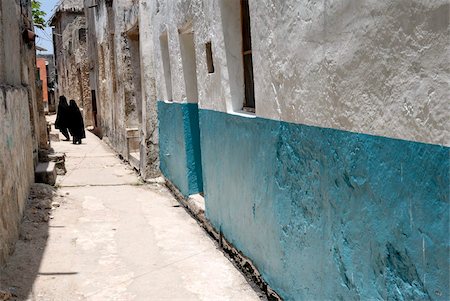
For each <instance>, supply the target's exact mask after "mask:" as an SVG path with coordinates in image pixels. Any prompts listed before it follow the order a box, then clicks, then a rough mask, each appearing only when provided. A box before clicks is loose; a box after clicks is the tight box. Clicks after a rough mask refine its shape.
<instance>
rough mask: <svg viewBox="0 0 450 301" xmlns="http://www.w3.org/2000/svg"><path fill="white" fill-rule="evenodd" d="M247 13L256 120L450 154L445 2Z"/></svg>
mask: <svg viewBox="0 0 450 301" xmlns="http://www.w3.org/2000/svg"><path fill="white" fill-rule="evenodd" d="M250 9H251V25H252V27H251V29H252V44H253V48H254V50H253V61H254V64H253V67H254V74H255V91H256V92H255V93H256V96H255V97H256V112H257V115H258V116H261V117H266V118H271V119H281V120H285V121H290V122H295V123H302V124H310V125H316V126H321V127H329V128H338V129H345V130H349V131H352V132H360V133H368V134H375V135H381V136H388V137H394V138H401V139H406V140H413V141H422V142H427V143H433V144H441V145H450V136H449V127H448V120H449V118H450V115H449V106H448V100H449V99H450V89H449V81H450V64H449V58H448V53H449V51H450V43H448V37H449V35H450V29H449V24H450V23H449V18H450V5H449V3H448V1H447V0H432V1H429V0H399V1H357V0H345V1H300V2H299V1H294V0H292V1H283V5H277V3H275V2H273V1H268V0H262V1H250Z"/></svg>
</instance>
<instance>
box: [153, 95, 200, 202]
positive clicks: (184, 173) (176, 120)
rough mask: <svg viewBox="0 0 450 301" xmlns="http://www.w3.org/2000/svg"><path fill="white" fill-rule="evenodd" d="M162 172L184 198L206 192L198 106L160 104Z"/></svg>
mask: <svg viewBox="0 0 450 301" xmlns="http://www.w3.org/2000/svg"><path fill="white" fill-rule="evenodd" d="M158 120H159V127H158V128H159V155H160V168H161V171H162V173H163V174H164V176H165V177H166V178H168V179H169V180H170V181H171V182H172V183H174V184H175V185H176V186H177V187H178V189H179V190H180V192H181V193H182V194H183V195H184V196H188V195H191V194H195V193H199V192H202V191H203V179H202V166H201V153H200V140H199V139H200V133H199V121H198V106H197V104H191V103H166V102H163V101H158Z"/></svg>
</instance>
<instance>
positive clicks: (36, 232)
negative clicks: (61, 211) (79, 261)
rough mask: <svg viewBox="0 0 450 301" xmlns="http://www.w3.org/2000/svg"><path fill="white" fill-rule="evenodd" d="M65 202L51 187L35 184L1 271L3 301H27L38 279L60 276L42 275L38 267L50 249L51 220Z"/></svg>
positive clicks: (1, 298)
mask: <svg viewBox="0 0 450 301" xmlns="http://www.w3.org/2000/svg"><path fill="white" fill-rule="evenodd" d="M63 201H64V200H63V198H62V197H61V196H59V195H57V193H56V190H55V189H54V188H53V187H52V186H49V185H46V184H38V183H36V184H33V186H32V187H31V190H30V196H29V198H28V200H27V204H26V208H25V211H24V217H23V220H22V223H21V226H20V236H19V240H18V241H17V243H16V245H15V248H14V253H13V254H12V255H11V256H10V257H9V259H7V261H6V265H5V266H4V267H1V268H0V300H2V301H3V300H26V299H27V298H29V297H32V294H33V290H32V288H33V283H34V282H35V280H36V278H37V277H40V276H47V277H48V276H51V277H55V276H57V275H40V274H39V267H40V264H41V261H42V258H43V254H44V251H45V247H46V245H47V240H48V233H49V220H50V219H51V218H52V213H53V211H54V210H55V209H56V208H58V207H59V206H60V204H61V202H63ZM31 299H33V300H34V299H35V298H31Z"/></svg>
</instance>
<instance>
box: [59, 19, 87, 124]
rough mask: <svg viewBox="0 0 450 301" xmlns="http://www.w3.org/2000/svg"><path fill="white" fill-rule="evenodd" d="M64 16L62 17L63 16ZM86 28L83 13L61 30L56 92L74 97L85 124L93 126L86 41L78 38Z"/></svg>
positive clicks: (68, 97)
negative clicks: (80, 31) (59, 66)
mask: <svg viewBox="0 0 450 301" xmlns="http://www.w3.org/2000/svg"><path fill="white" fill-rule="evenodd" d="M63 18H64V17H63ZM80 29H86V20H85V17H84V16H83V15H80V16H77V17H76V18H75V19H74V20H72V21H71V22H70V23H69V24H68V25H67V26H66V28H65V29H64V31H63V32H62V47H61V49H58V51H59V57H58V58H59V60H60V61H61V64H62V66H61V69H60V72H61V73H62V74H60V76H59V79H60V80H59V86H58V92H59V94H60V95H65V96H66V97H67V100H68V101H69V100H70V99H74V100H75V101H76V102H77V104H78V106H79V107H80V108H82V109H83V110H82V112H83V119H84V124H85V126H93V125H94V121H93V115H92V101H91V91H90V89H89V61H88V60H86V56H87V42H86V38H85V39H84V40H82V39H80V35H79V30H80Z"/></svg>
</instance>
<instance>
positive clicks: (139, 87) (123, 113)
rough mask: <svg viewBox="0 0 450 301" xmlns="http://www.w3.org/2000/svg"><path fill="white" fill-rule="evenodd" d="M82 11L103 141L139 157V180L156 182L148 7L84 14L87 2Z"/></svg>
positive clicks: (123, 4) (126, 0) (122, 5)
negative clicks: (152, 178) (85, 17)
mask: <svg viewBox="0 0 450 301" xmlns="http://www.w3.org/2000/svg"><path fill="white" fill-rule="evenodd" d="M84 5H85V11H86V16H87V20H88V30H89V39H88V43H89V46H88V47H89V49H91V50H92V51H90V53H89V60H90V65H91V66H92V68H91V71H90V78H91V79H90V86H91V90H93V91H95V93H96V96H97V106H98V119H99V127H100V129H101V132H102V135H103V137H104V138H105V139H107V140H108V141H109V142H110V144H111V145H112V146H113V147H114V148H115V150H116V151H118V152H119V153H120V154H121V155H122V156H123V157H124V158H125V159H128V158H129V156H130V153H131V152H139V166H138V169H139V170H140V173H141V175H142V176H143V177H144V178H150V177H156V176H158V175H159V161H158V155H157V154H158V131H157V119H156V96H155V92H154V75H153V55H152V52H149V51H146V49H148V47H150V48H152V38H151V37H152V32H151V30H150V27H149V26H148V22H149V20H148V18H147V17H146V16H147V15H149V13H148V10H149V8H150V6H149V4H148V1H140V2H137V1H131V0H119V1H99V2H98V5H96V7H95V8H94V9H92V8H91V9H89V6H91V1H89V0H86V1H84ZM141 14H142V15H143V16H144V17H142V18H141V17H140V15H141ZM130 136H132V137H130ZM136 136H137V138H136ZM136 139H137V142H136V141H134V140H136ZM136 144H137V147H136V146H135V145H136Z"/></svg>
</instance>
